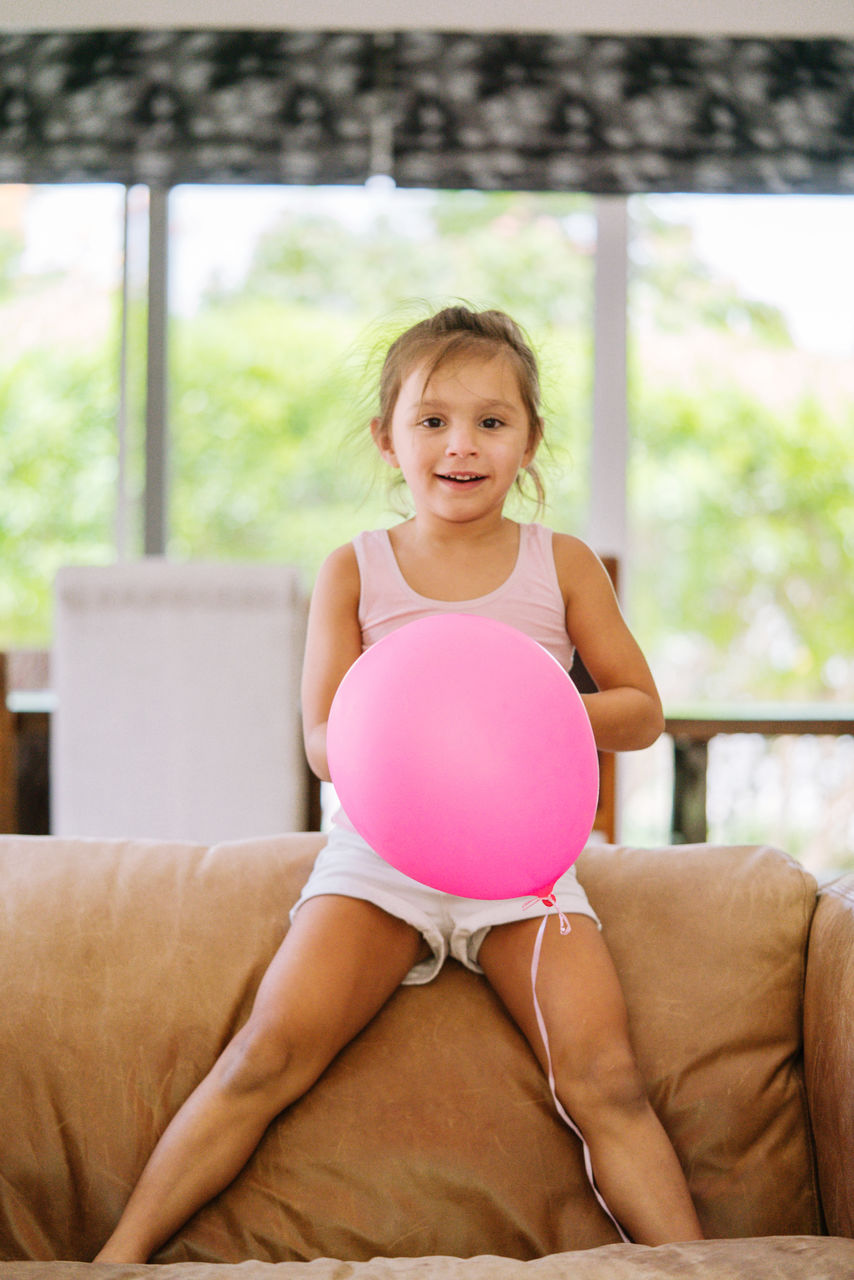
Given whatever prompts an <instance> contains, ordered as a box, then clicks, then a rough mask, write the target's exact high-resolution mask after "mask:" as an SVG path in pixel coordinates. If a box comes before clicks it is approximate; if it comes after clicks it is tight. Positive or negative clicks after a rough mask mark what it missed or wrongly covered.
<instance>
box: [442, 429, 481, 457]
mask: <svg viewBox="0 0 854 1280" xmlns="http://www.w3.org/2000/svg"><path fill="white" fill-rule="evenodd" d="M445 452H446V453H448V454H452V455H453V456H455V457H458V458H459V457H471V456H472V454H475V453H477V438H476V436H475V433H474V431H473V430H472V428H471V427H469V426H467V425H465V423H457V424H456V425H455V426H453V427H451V430H450V431H449V432H448V437H447V443H446V445H445Z"/></svg>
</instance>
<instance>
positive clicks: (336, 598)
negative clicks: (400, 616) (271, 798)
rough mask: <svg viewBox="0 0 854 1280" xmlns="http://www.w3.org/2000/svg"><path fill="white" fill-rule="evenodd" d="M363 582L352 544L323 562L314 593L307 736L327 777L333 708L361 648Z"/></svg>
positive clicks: (305, 678) (311, 755) (306, 676)
mask: <svg viewBox="0 0 854 1280" xmlns="http://www.w3.org/2000/svg"><path fill="white" fill-rule="evenodd" d="M359 585H360V583H359V566H358V564H357V562H356V553H355V551H354V550H353V547H352V544H351V543H348V544H347V545H346V546H343V547H339V548H338V550H337V551H333V552H332V554H331V555H330V556H329V557H328V558H327V559H326V560H325V561H324V563H323V564H322V565H321V568H320V572H319V573H318V575H317V581H316V583H315V586H314V591H313V592H312V597H311V608H310V610H309V615H308V633H307V635H306V643H305V660H304V663H303V673H302V723H303V738H304V741H305V752H306V755H307V757H308V762H309V764H310V765H311V767H312V769H313V770H314V772H315V773H316V774H317V776H318V778H320V779H321V780H323V781H326V782H328V781H329V764H328V762H327V759H326V722H327V720H328V719H329V709H330V707H331V706H332V699H333V698H334V697H335V692H336V690H337V688H338V686H339V684H340V683H341V681H342V680H343V678H344V676H345V674H346V672H347V671H348V670H349V668H350V667H351V666H352V665H353V663H354V662H355V661H356V659H357V658H358V657H359V655H360V653H361V652H362V632H361V628H360V627H359Z"/></svg>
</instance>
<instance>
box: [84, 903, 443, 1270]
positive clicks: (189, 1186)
mask: <svg viewBox="0 0 854 1280" xmlns="http://www.w3.org/2000/svg"><path fill="white" fill-rule="evenodd" d="M423 948H424V943H423V940H422V939H421V937H420V935H419V934H418V933H417V932H416V931H415V930H414V929H413V928H412V927H411V926H410V925H408V924H405V923H404V922H403V921H402V920H397V919H395V918H394V917H393V916H390V915H388V914H387V913H386V912H384V911H381V910H380V909H379V908H378V907H375V906H373V905H372V904H371V903H368V902H362V901H360V900H358V899H355V898H343V897H336V896H332V895H329V896H324V897H317V898H310V899H309V900H308V901H307V902H306V903H304V904H303V906H302V907H301V908H300V910H299V911H298V912H297V915H296V917H295V919H294V922H293V924H292V926H291V928H290V930H289V932H288V933H287V935H286V937H285V940H284V942H283V943H282V945H281V947H280V948H279V951H278V952H277V954H276V955H275V957H274V958H273V960H272V962H271V964H270V967H269V969H268V970H267V973H266V974H265V976H264V979H263V981H262V983H261V986H260V987H259V989H258V994H257V996H256V999H255V1003H254V1006H253V1009H252V1013H251V1015H250V1017H249V1020H248V1022H247V1023H246V1025H245V1026H244V1027H243V1028H242V1029H241V1030H240V1031H239V1032H238V1033H237V1035H236V1036H235V1037H234V1039H233V1040H232V1041H231V1042H230V1044H229V1045H228V1046H227V1047H226V1048H225V1050H224V1051H223V1053H222V1055H221V1056H220V1058H219V1059H218V1061H217V1062H216V1063H215V1064H214V1066H213V1068H212V1069H211V1071H210V1072H209V1074H208V1075H207V1076H206V1078H205V1079H204V1080H203V1081H202V1082H201V1084H200V1085H199V1086H198V1088H197V1089H196V1090H195V1092H194V1093H192V1094H191V1095H190V1097H189V1098H188V1099H187V1101H186V1102H185V1103H184V1105H183V1106H182V1108H181V1109H180V1111H179V1112H178V1113H177V1115H176V1116H175V1118H174V1119H173V1120H172V1122H171V1123H170V1125H169V1126H168V1128H167V1129H166V1131H165V1132H164V1134H163V1136H162V1137H161V1139H160V1141H159V1142H158V1144H157V1146H156V1147H155V1149H154V1152H153V1154H152V1155H151V1158H150V1159H149V1161H148V1164H147V1165H146V1166H145V1168H144V1170H143V1172H142V1175H141V1177H140V1179H139V1182H138V1183H137V1185H136V1188H135V1189H134V1191H133V1194H132V1195H131V1197H130V1200H129V1201H128V1203H127V1206H126V1208H125V1210H124V1213H123V1214H122V1217H121V1219H120V1221H119V1223H118V1226H117V1227H116V1229H115V1231H114V1232H113V1234H112V1236H111V1237H110V1239H109V1240H108V1241H107V1243H106V1244H105V1245H104V1247H103V1249H102V1250H101V1252H100V1253H99V1254H98V1257H97V1259H96V1261H98V1262H144V1261H145V1260H146V1259H148V1258H149V1257H150V1256H151V1254H152V1253H154V1251H155V1250H156V1249H158V1248H159V1247H160V1246H161V1245H162V1244H164V1243H165V1242H166V1241H167V1240H168V1239H169V1238H170V1236H172V1235H174V1233H175V1232H176V1231H177V1230H178V1228H179V1227H181V1226H182V1225H183V1224H184V1223H185V1222H186V1221H187V1219H188V1218H189V1217H190V1216H191V1215H192V1214H193V1213H195V1212H196V1210H197V1209H199V1208H201V1206H202V1205H204V1204H206V1203H207V1202H208V1201H209V1200H210V1199H211V1198H212V1197H213V1196H214V1195H216V1194H217V1193H218V1192H220V1191H222V1190H223V1188H224V1187H226V1186H227V1185H228V1184H229V1183H230V1182H231V1181H232V1180H233V1179H234V1178H235V1177H236V1175H237V1174H238V1173H239V1172H240V1170H241V1169H242V1168H243V1165H244V1164H245V1163H246V1161H247V1160H248V1159H249V1157H250V1156H251V1155H252V1153H253V1151H254V1150H255V1148H256V1146H257V1145H258V1143H259V1142H260V1140H261V1138H262V1136H263V1134H264V1132H265V1130H266V1128H267V1126H268V1125H269V1124H270V1122H271V1120H273V1118H274V1117H275V1116H277V1115H278V1114H279V1112H280V1111H282V1110H283V1109H284V1108H285V1107H286V1106H287V1105H288V1104H289V1103H291V1102H293V1101H295V1100H296V1099H297V1098H299V1097H301V1096H302V1094H303V1093H305V1092H306V1090H307V1089H308V1088H309V1087H310V1086H311V1085H312V1084H313V1083H314V1081H315V1080H316V1079H317V1078H318V1076H319V1075H320V1074H321V1073H322V1072H323V1070H324V1069H325V1068H326V1067H327V1066H328V1064H329V1063H330V1062H331V1061H332V1059H333V1058H334V1057H335V1055H336V1054H337V1053H338V1051H339V1050H340V1049H342V1048H343V1047H344V1045H345V1044H347V1043H348V1041H349V1040H351V1039H352V1038H353V1036H355V1035H356V1033H357V1032H358V1031H360V1030H361V1029H362V1027H364V1026H365V1024H366V1023H367V1022H369V1021H370V1019H371V1018H372V1017H373V1016H374V1014H376V1013H377V1012H378V1011H379V1009H381V1008H382V1006H383V1005H384V1004H385V1002H386V1000H388V998H389V996H390V995H391V994H392V993H393V992H394V991H395V990H396V989H397V987H398V986H399V984H400V982H401V981H402V979H403V978H404V977H405V976H406V974H407V972H408V971H409V969H410V968H411V967H412V965H413V964H415V963H416V961H417V960H418V958H419V956H420V955H421V954H422V949H423Z"/></svg>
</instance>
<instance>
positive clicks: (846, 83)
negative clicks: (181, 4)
mask: <svg viewBox="0 0 854 1280" xmlns="http://www.w3.org/2000/svg"><path fill="white" fill-rule="evenodd" d="M372 172H384V173H391V174H392V176H393V177H394V178H395V180H396V181H397V183H398V184H399V185H401V186H426V187H448V188H454V187H456V188H459V187H474V188H481V189H510V188H514V189H530V190H573V191H590V192H600V193H630V192H637V191H647V192H649V191H705V192H717V191H720V192H747V191H766V192H828V193H842V192H852V191H854V41H850V40H831V39H813V40H783V39H752V38H751V39H747V38H738V39H736V38H696V37H667V38H654V37H648V36H629V37H617V36H588V35H578V36H575V35H566V34H564V35H527V36H526V35H510V34H507V35H502V34H487V35H483V34H459V33H440V32H418V31H408V32H400V33H396V34H395V33H391V34H386V35H374V34H372V33H369V32H364V33H362V32H334V31H331V32H317V31H312V32H300V31H138V30H135V31H89V32H57V33H50V32H48V33H45V32H39V33H18V34H8V33H7V34H5V35H3V36H0V181H7V182H57V181H118V182H126V183H132V182H148V183H153V184H160V185H164V186H166V185H170V184H173V183H177V182H265V183H266V182H276V183H279V182H285V183H360V182H363V181H364V180H365V178H366V177H368V176H369V175H370V174H371V173H372Z"/></svg>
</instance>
